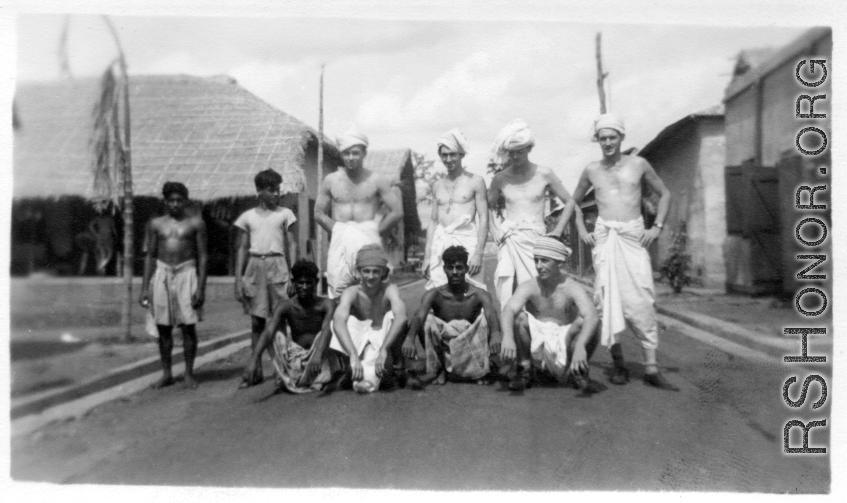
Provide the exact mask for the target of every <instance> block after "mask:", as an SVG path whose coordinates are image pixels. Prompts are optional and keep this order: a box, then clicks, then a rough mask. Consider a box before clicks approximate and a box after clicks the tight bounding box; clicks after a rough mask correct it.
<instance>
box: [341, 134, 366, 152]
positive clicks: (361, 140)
mask: <svg viewBox="0 0 847 503" xmlns="http://www.w3.org/2000/svg"><path fill="white" fill-rule="evenodd" d="M335 141H336V142H337V143H338V150H339V151H341V152H344V151H345V150H347V149H348V148H350V147H354V146H356V145H362V146H363V147H365V148H368V137H367V136H365V134H364V133H360V132H359V131H353V130H350V131H347V132H345V133H344V134H343V135H341V136H338V137H336V139H335Z"/></svg>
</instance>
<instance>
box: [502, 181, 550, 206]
mask: <svg viewBox="0 0 847 503" xmlns="http://www.w3.org/2000/svg"><path fill="white" fill-rule="evenodd" d="M500 190H501V191H502V192H503V197H504V198H505V199H506V204H508V205H510V206H511V205H515V204H517V205H524V204H530V205H537V204H540V203H543V201H544V193H545V191H546V190H547V182H545V181H544V180H543V179H541V178H540V177H537V176H536V177H533V178H532V179H530V180H528V181H526V182H523V183H517V182H513V181H509V180H506V181H505V183H504V184H503V187H502V189H500Z"/></svg>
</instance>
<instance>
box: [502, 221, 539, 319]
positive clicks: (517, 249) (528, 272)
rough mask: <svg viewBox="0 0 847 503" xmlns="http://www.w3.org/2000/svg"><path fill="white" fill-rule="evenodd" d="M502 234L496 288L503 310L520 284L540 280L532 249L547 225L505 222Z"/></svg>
mask: <svg viewBox="0 0 847 503" xmlns="http://www.w3.org/2000/svg"><path fill="white" fill-rule="evenodd" d="M500 230H501V231H502V235H501V236H500V237H499V238H497V242H498V246H499V248H498V250H497V269H496V270H495V271H494V288H495V293H496V294H497V300H498V301H500V309H501V310H502V309H503V308H504V307H505V306H506V302H508V301H509V298H510V297H511V296H512V293H513V292H514V291H515V288H516V287H517V286H518V285H519V284H521V283H523V282H524V281H529V280H531V279H532V278H535V277H536V276H538V272H537V271H536V270H535V259H534V257H533V255H532V248H533V247H534V246H535V241H536V240H537V239H538V238H540V237H541V236H543V235H544V233H545V232H546V229H545V227H544V225H543V224H520V225H518V224H515V223H514V222H512V221H510V220H504V221H503V223H502V224H501V225H500Z"/></svg>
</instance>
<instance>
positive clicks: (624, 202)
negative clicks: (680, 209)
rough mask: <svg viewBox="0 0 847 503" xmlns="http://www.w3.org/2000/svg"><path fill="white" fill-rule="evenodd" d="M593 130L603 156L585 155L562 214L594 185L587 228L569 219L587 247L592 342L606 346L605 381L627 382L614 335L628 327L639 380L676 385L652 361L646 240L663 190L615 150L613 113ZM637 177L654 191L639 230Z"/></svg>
mask: <svg viewBox="0 0 847 503" xmlns="http://www.w3.org/2000/svg"><path fill="white" fill-rule="evenodd" d="M594 134H595V138H596V140H597V142H598V143H599V144H600V148H601V149H602V151H603V159H602V160H600V161H597V162H592V163H591V164H589V165H588V166H587V167H586V168H585V170H584V171H583V172H582V175H581V176H580V178H579V183H578V184H577V186H576V190H575V191H574V201H573V202H571V203H569V204H568V205H566V207H565V210H564V212H563V214H562V218H563V219H567V218H569V217H570V215H571V212H572V211H573V209H574V207H575V205H578V204H579V203H580V202H581V201H582V198H583V197H584V196H585V194H586V192H588V189H589V188H591V187H594V194H595V196H596V198H597V208H598V210H599V213H600V215H599V217H598V218H597V223H596V225H595V228H594V233H593V234H589V233H588V230H587V229H586V228H585V223H584V222H583V220H582V218H580V216H579V215H577V219H576V224H577V230H578V231H579V235H580V238H581V239H582V241H583V242H585V243H586V244H588V245H591V246H593V247H594V249H593V251H592V258H593V260H594V270H595V282H594V302H595V304H596V305H597V306H598V308H599V309H600V313H601V316H602V324H601V327H602V334H601V338H600V341H601V343H602V344H603V345H604V346H606V347H608V348H609V349H610V351H611V353H612V359H613V361H614V366H615V369H614V373H613V375H612V377H611V381H612V383H614V384H626V383H627V382H628V381H629V371H628V370H627V369H626V367H625V365H624V359H623V353H622V351H621V346H620V343H619V342H618V337H619V335H620V334H621V332H623V331H624V330H625V329H626V327H627V326H629V328H630V329H631V330H632V331H633V332H634V333H635V335H636V337H638V340H639V341H640V342H641V347H642V351H643V353H644V367H645V368H644V372H645V374H644V381H645V382H646V383H647V384H650V385H651V386H655V387H657V388H662V389H668V390H674V391H676V390H677V388H676V387H675V386H674V385H672V384H671V383H670V382H668V381H667V379H665V378H664V376H662V375H661V374H660V373H659V368H658V366H657V365H656V348H657V346H658V344H659V332H658V328H657V323H656V307H655V291H654V289H653V270H652V267H651V265H650V255H649V254H648V253H647V247H649V246H650V243H652V242H653V241H654V240H655V239H656V238H657V237H658V236H659V233H660V232H662V226H663V222H664V221H665V217H666V216H667V214H668V206H670V200H671V193H670V191H668V189H667V187H665V184H664V183H662V180H661V179H660V178H659V176H658V175H657V174H656V172H655V171H654V170H653V167H652V166H650V163H648V162H647V161H646V160H644V159H643V158H641V157H637V156H629V155H622V154H621V142H623V139H624V135H625V134H626V131H625V129H624V124H623V121H621V120H620V118H618V117H617V116H615V115H613V114H604V115H601V116H600V117H599V118H598V119H597V120H596V121H595V123H594ZM642 181H645V182H647V184H648V185H649V186H650V187H651V188H652V189H653V190H655V191H656V192H658V193H659V194H661V198H660V199H659V209H658V212H657V215H656V223H654V224H653V227H651V228H650V229H647V230H645V229H644V219H643V218H642V217H641V183H642ZM577 207H578V206H577Z"/></svg>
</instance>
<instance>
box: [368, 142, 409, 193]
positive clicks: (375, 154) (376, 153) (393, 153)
mask: <svg viewBox="0 0 847 503" xmlns="http://www.w3.org/2000/svg"><path fill="white" fill-rule="evenodd" d="M365 168H367V169H371V170H373V171H376V172H377V173H380V174H382V175H385V176H388V177H389V178H390V179H391V181H392V183H394V184H395V185H396V184H398V183H400V182H401V181H402V180H407V179H414V178H415V170H414V168H413V167H412V151H411V150H410V149H408V148H398V149H393V150H368V155H367V156H366V157H365Z"/></svg>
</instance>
